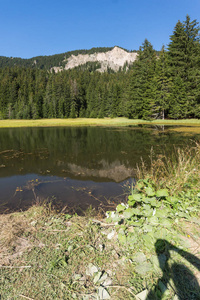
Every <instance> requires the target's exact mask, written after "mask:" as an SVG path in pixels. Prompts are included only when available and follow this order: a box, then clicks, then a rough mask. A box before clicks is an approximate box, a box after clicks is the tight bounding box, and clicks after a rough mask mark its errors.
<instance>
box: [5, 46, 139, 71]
mask: <svg viewBox="0 0 200 300" xmlns="http://www.w3.org/2000/svg"><path fill="white" fill-rule="evenodd" d="M136 55H137V54H136V53H135V52H134V53H132V52H128V51H126V50H123V49H122V48H119V47H114V48H111V47H110V48H108V47H107V48H106V47H100V48H92V49H90V50H75V51H69V52H65V53H61V54H55V55H50V56H37V57H33V58H29V59H23V58H18V57H5V56H0V68H3V67H14V66H20V67H30V68H38V69H45V70H50V69H54V70H55V72H58V71H61V70H63V69H65V70H67V69H71V68H74V67H78V66H83V65H84V64H86V63H90V64H95V63H98V67H95V69H98V68H99V69H98V70H99V71H105V70H107V68H108V67H109V68H111V69H112V70H114V71H117V70H118V69H119V67H123V66H124V64H125V63H126V62H127V63H128V64H130V63H132V62H133V61H134V60H135V58H136Z"/></svg>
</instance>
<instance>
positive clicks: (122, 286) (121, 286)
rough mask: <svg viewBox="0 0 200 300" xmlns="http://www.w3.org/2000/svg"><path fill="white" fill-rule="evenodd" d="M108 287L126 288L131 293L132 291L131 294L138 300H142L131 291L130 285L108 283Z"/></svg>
mask: <svg viewBox="0 0 200 300" xmlns="http://www.w3.org/2000/svg"><path fill="white" fill-rule="evenodd" d="M106 288H120V289H125V290H127V291H128V292H129V293H131V294H132V295H133V296H134V297H135V299H136V300H140V299H139V298H138V297H137V296H136V295H135V294H134V293H133V292H132V291H131V289H130V288H128V287H126V286H124V285H108V286H106Z"/></svg>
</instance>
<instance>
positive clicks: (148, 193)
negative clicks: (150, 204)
mask: <svg viewBox="0 0 200 300" xmlns="http://www.w3.org/2000/svg"><path fill="white" fill-rule="evenodd" d="M145 192H146V194H147V196H149V197H153V196H155V191H154V190H153V189H152V188H151V187H147V188H146V189H145Z"/></svg>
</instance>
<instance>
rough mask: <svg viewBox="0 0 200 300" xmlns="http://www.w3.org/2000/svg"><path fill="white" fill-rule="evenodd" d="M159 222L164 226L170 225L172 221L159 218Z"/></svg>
mask: <svg viewBox="0 0 200 300" xmlns="http://www.w3.org/2000/svg"><path fill="white" fill-rule="evenodd" d="M160 224H161V225H164V226H171V225H172V222H171V221H170V220H169V219H160Z"/></svg>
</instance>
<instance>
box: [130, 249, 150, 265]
mask: <svg viewBox="0 0 200 300" xmlns="http://www.w3.org/2000/svg"><path fill="white" fill-rule="evenodd" d="M133 260H134V261H135V262H136V263H137V264H142V263H144V262H145V261H146V260H147V258H146V255H145V254H144V253H143V252H137V253H136V254H135V255H134V257H133Z"/></svg>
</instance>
